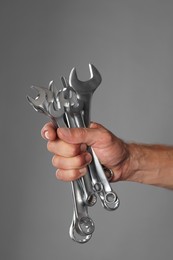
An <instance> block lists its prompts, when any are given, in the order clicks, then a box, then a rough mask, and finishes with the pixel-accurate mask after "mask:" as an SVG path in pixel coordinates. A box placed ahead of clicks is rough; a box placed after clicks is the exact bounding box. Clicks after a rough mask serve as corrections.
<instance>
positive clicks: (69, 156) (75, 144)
mask: <svg viewBox="0 0 173 260" xmlns="http://www.w3.org/2000/svg"><path fill="white" fill-rule="evenodd" d="M41 135H42V137H43V138H44V139H47V140H48V142H47V149H48V151H50V152H51V153H53V154H54V156H53V158H52V164H53V166H54V167H55V168H57V170H56V176H57V178H58V179H61V180H63V181H72V180H76V179H78V178H80V177H81V176H83V175H85V173H86V172H87V168H86V166H87V165H88V164H89V163H90V162H91V160H92V156H91V154H89V153H88V152H87V146H91V147H92V148H93V149H94V151H95V153H96V155H97V157H98V159H99V160H100V162H101V164H103V165H104V166H106V167H107V168H109V169H111V170H112V171H113V173H114V174H113V177H112V180H111V181H118V180H125V179H127V178H128V174H129V171H128V166H129V158H130V153H129V147H128V144H127V143H125V142H124V141H122V140H121V139H120V138H118V137H116V136H115V135H114V134H113V133H111V132H110V131H109V130H107V129H106V128H105V127H103V126H102V125H100V124H97V123H91V125H90V128H58V129H57V130H56V129H55V128H54V126H53V124H52V123H48V124H46V125H45V126H44V127H43V128H42V130H41Z"/></svg>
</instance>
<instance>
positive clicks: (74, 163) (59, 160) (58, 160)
mask: <svg viewBox="0 0 173 260" xmlns="http://www.w3.org/2000/svg"><path fill="white" fill-rule="evenodd" d="M91 160H92V157H91V155H90V154H89V153H87V152H85V153H82V154H79V155H77V156H75V157H70V158H67V157H62V156H59V155H54V156H53V158H52V164H53V166H54V167H55V168H58V169H63V170H75V169H80V168H84V167H85V166H86V165H87V164H89V163H90V162H91Z"/></svg>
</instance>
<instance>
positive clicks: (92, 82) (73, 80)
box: [69, 64, 102, 127]
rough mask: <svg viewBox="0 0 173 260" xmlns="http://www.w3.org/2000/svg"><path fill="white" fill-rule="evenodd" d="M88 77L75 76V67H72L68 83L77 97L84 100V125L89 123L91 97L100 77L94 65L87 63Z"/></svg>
mask: <svg viewBox="0 0 173 260" xmlns="http://www.w3.org/2000/svg"><path fill="white" fill-rule="evenodd" d="M89 70H90V76H91V77H90V79H89V80H88V81H80V80H79V79H78V77H77V73H76V68H73V69H72V70H71V72H70V76H69V84H70V86H71V87H72V88H73V89H74V90H75V91H76V93H77V95H78V97H79V99H81V100H83V101H84V110H85V115H84V120H85V125H86V127H88V126H89V124H90V108H91V99H92V95H93V93H94V91H95V90H96V89H97V88H98V86H99V85H100V83H101V81H102V78H101V75H100V73H99V72H98V70H97V69H96V67H95V66H94V65H92V64H89Z"/></svg>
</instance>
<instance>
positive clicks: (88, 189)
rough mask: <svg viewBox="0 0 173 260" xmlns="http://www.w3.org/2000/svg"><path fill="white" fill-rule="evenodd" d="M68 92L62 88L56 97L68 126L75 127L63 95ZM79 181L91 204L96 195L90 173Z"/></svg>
mask: <svg viewBox="0 0 173 260" xmlns="http://www.w3.org/2000/svg"><path fill="white" fill-rule="evenodd" d="M68 92H69V89H67V88H66V89H64V90H63V91H61V92H60V93H59V97H58V98H59V101H60V104H61V105H62V106H63V107H64V109H65V111H66V116H67V122H68V126H69V127H76V125H75V123H74V120H73V118H72V117H71V116H70V115H69V113H68V112H67V110H68V106H69V102H68V99H66V98H65V96H66V97H67V96H69V93H68ZM61 127H63V126H61ZM80 181H81V183H82V187H83V193H84V201H85V204H86V205H87V206H93V205H94V204H95V203H96V201H97V197H96V195H95V193H94V191H93V189H92V185H91V179H90V175H89V174H85V175H84V176H83V177H81V178H80Z"/></svg>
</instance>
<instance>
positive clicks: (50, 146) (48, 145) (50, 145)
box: [47, 141, 52, 152]
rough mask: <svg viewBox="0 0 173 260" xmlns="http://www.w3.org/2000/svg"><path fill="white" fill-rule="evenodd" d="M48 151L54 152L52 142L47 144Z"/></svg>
mask: <svg viewBox="0 0 173 260" xmlns="http://www.w3.org/2000/svg"><path fill="white" fill-rule="evenodd" d="M47 150H48V151H49V152H51V151H52V142H50V141H48V142H47Z"/></svg>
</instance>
